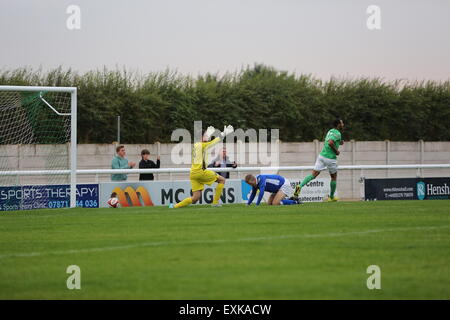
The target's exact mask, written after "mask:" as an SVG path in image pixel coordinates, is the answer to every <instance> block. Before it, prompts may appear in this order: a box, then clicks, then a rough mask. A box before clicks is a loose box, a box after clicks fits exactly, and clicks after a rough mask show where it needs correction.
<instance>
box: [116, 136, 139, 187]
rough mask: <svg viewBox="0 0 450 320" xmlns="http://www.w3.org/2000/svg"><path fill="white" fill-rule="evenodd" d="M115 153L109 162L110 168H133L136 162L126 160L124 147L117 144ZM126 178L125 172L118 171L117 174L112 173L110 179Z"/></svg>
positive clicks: (119, 179)
mask: <svg viewBox="0 0 450 320" xmlns="http://www.w3.org/2000/svg"><path fill="white" fill-rule="evenodd" d="M116 153H117V155H116V156H115V157H114V158H113V159H112V162H111V168H112V169H131V168H133V167H134V166H135V165H136V163H135V162H132V161H128V159H126V158H125V154H126V152H125V147H124V146H122V145H121V146H118V147H117V148H116ZM127 178H128V176H127V174H125V173H118V174H112V175H111V180H112V181H126V180H127Z"/></svg>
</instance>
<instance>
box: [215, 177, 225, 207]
mask: <svg viewBox="0 0 450 320" xmlns="http://www.w3.org/2000/svg"><path fill="white" fill-rule="evenodd" d="M216 182H217V187H216V192H215V193H214V198H213V206H220V205H219V200H220V196H221V195H222V190H223V188H224V187H225V178H224V177H222V176H221V175H217V180H216Z"/></svg>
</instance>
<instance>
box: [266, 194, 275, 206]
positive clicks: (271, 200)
mask: <svg viewBox="0 0 450 320" xmlns="http://www.w3.org/2000/svg"><path fill="white" fill-rule="evenodd" d="M274 198H275V193H272V194H271V195H270V197H269V200H267V204H268V205H269V206H270V205H272V203H273V199H274Z"/></svg>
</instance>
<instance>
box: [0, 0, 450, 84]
mask: <svg viewBox="0 0 450 320" xmlns="http://www.w3.org/2000/svg"><path fill="white" fill-rule="evenodd" d="M71 4H74V5H78V6H79V7H80V9H81V29H80V30H69V29H68V28H67V27H66V20H67V19H68V17H69V14H67V13H66V9H67V7H68V6H69V5H71ZM369 5H377V6H379V7H380V9H381V30H369V29H368V28H367V26H366V20H367V18H368V17H369V14H367V13H366V9H367V7H368V6H369ZM0 31H1V45H0V48H1V49H0V68H15V67H22V66H31V67H33V68H39V67H40V66H41V67H42V68H43V69H44V70H45V69H49V68H52V67H56V66H58V65H62V66H63V67H66V68H68V67H71V68H73V69H75V70H77V71H80V72H84V71H87V70H91V69H97V68H101V67H103V66H107V67H110V68H115V67H116V66H119V67H122V66H126V67H127V68H130V69H132V70H138V71H140V72H142V73H145V72H148V71H159V70H164V69H165V68H167V67H168V68H170V69H176V70H179V71H180V72H182V73H185V74H187V73H189V74H192V75H197V74H199V73H205V72H221V73H223V72H224V71H235V70H239V69H240V68H241V67H242V66H246V65H248V64H250V65H253V64H254V63H264V64H267V65H270V66H274V67H276V68H277V69H281V70H287V71H295V72H296V73H299V74H300V73H311V74H313V75H315V76H317V77H320V78H324V79H327V78H329V77H330V76H339V77H359V76H379V77H383V78H385V79H388V80H391V79H410V80H414V79H435V80H443V79H449V78H450V0H370V1H366V0H311V1H307V0H127V1H125V0H120V1H119V0H70V1H66V0H0Z"/></svg>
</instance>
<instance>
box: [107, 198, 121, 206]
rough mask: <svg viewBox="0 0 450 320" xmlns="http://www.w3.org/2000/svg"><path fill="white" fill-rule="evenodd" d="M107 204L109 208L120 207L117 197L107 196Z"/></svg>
mask: <svg viewBox="0 0 450 320" xmlns="http://www.w3.org/2000/svg"><path fill="white" fill-rule="evenodd" d="M108 206H109V207H110V208H119V207H120V202H119V199H117V198H109V200H108Z"/></svg>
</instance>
